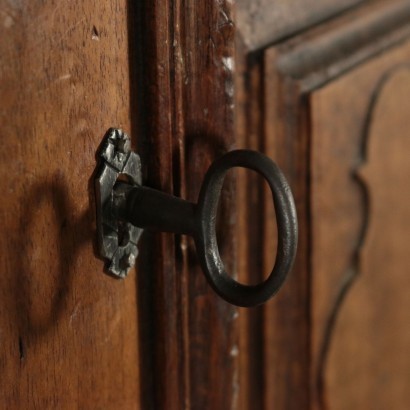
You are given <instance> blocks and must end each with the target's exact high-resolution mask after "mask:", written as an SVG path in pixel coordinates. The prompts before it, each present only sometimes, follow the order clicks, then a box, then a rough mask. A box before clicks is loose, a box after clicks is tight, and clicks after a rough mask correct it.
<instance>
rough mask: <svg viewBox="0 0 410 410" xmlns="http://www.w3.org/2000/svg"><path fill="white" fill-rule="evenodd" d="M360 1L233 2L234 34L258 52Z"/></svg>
mask: <svg viewBox="0 0 410 410" xmlns="http://www.w3.org/2000/svg"><path fill="white" fill-rule="evenodd" d="M364 1H366V0H319V1H318V0H308V1H307V0H286V1H272V0H253V1H249V0H237V13H236V15H237V27H238V34H239V35H240V36H241V38H242V41H243V42H244V44H245V45H246V47H247V48H248V50H250V51H252V50H256V49H261V48H264V47H267V46H269V45H270V44H272V43H274V42H277V41H278V40H281V39H283V38H284V37H288V36H290V35H292V34H295V33H297V32H298V31H301V30H302V29H305V28H307V27H309V26H311V25H313V24H317V23H320V22H322V21H323V20H325V19H327V18H329V17H331V16H335V15H337V14H338V13H340V12H342V11H344V10H347V9H349V8H351V7H353V6H355V5H357V4H360V3H363V2H364ZM367 1H369V0H367Z"/></svg>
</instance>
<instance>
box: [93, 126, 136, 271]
mask: <svg viewBox="0 0 410 410" xmlns="http://www.w3.org/2000/svg"><path fill="white" fill-rule="evenodd" d="M100 156H101V158H102V162H101V164H100V165H99V167H98V174H97V177H96V179H95V189H96V206H97V235H98V247H99V252H100V255H101V256H103V257H104V258H106V259H107V260H108V261H109V263H108V265H107V269H108V272H109V273H110V274H112V275H114V276H116V277H118V278H124V277H126V276H127V274H128V272H129V270H130V269H131V268H132V267H133V266H134V265H135V260H136V258H137V255H138V248H137V243H138V240H139V238H140V236H141V233H142V229H140V228H138V227H136V226H133V225H132V224H130V223H125V222H121V221H119V220H118V218H117V217H116V214H115V208H114V206H113V202H114V198H113V192H114V189H113V188H114V185H115V183H116V181H117V179H118V177H119V176H120V175H125V176H126V177H127V181H128V182H129V183H131V184H135V185H141V161H140V158H139V156H138V155H137V154H135V153H134V152H132V151H131V144H130V138H129V136H128V135H127V134H126V133H124V132H123V131H122V130H119V129H114V128H113V129H110V130H109V131H108V133H107V135H106V138H105V142H104V144H103V146H102V148H101V151H100Z"/></svg>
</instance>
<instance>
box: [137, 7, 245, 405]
mask: <svg viewBox="0 0 410 410" xmlns="http://www.w3.org/2000/svg"><path fill="white" fill-rule="evenodd" d="M135 13H136V15H137V16H139V17H138V21H139V24H140V27H141V29H140V37H139V38H138V37H137V40H136V44H138V42H140V43H141V44H142V46H141V48H140V50H139V52H140V56H141V61H142V62H143V65H142V67H140V66H138V65H135V72H137V74H136V76H137V77H138V78H139V84H141V86H142V90H141V91H142V95H141V100H142V101H144V107H143V110H142V111H141V124H142V128H141V129H140V130H136V131H135V132H136V133H138V135H139V136H140V138H139V141H138V144H139V145H140V152H141V154H142V160H143V161H144V162H145V163H146V175H147V178H146V183H147V184H148V185H150V186H152V187H155V188H160V189H162V190H164V191H166V192H170V193H174V194H175V195H178V196H181V197H183V198H187V199H189V200H191V201H194V202H196V201H197V197H198V193H199V188H200V186H201V183H202V181H203V177H204V174H205V172H206V170H207V169H208V167H209V165H210V164H211V162H212V161H213V160H214V159H215V158H216V157H218V156H220V155H222V154H223V153H225V152H226V151H228V150H230V149H231V148H232V144H233V133H232V126H233V125H232V123H233V104H232V102H233V101H232V98H233V97H232V95H233V94H232V93H233V75H232V70H233V40H234V25H233V22H232V16H231V14H232V11H231V5H230V2H229V1H226V2H225V1H210V2H182V1H166V2H164V1H153V2H145V4H143V5H142V6H141V7H139V8H137V9H136V10H135ZM137 35H138V33H137ZM234 199H235V196H234V187H233V184H232V183H231V182H229V180H228V181H227V185H226V190H225V193H224V195H223V199H222V203H221V211H220V213H221V218H220V219H221V224H220V225H219V231H220V232H219V235H220V236H219V237H220V238H222V240H221V241H220V242H219V246H220V252H221V256H222V259H223V261H224V263H225V266H226V268H227V270H228V271H229V272H231V273H232V274H233V275H235V264H234V261H235V254H234V246H233V244H234V240H235V236H234V234H233V230H234V226H235V205H234ZM144 248H145V252H144V253H143V257H142V258H141V259H140V263H141V266H140V274H141V273H142V276H141V278H140V280H141V286H140V289H141V301H142V304H141V305H140V311H141V314H142V315H143V317H142V320H141V323H142V336H141V337H142V340H146V341H148V342H146V343H144V348H143V351H144V354H143V357H144V358H143V360H145V361H146V366H143V368H146V369H147V371H148V374H147V378H146V379H145V380H143V381H142V388H143V390H144V391H146V392H147V393H148V394H147V397H148V401H147V402H145V406H146V407H144V408H155V409H157V408H166V409H182V408H195V409H228V408H235V406H236V403H237V391H238V386H237V353H236V352H237V340H236V331H235V328H236V317H237V315H236V313H235V312H236V309H235V308H234V307H232V306H231V305H229V304H227V303H226V302H224V301H223V300H221V298H219V297H218V296H217V295H216V294H215V292H214V291H213V290H212V289H211V288H210V286H209V285H208V283H207V281H206V280H205V277H204V274H203V272H202V270H201V269H200V267H199V265H198V261H197V259H196V251H195V249H194V244H193V242H192V241H191V240H190V239H187V238H186V237H184V236H183V237H174V236H173V235H156V236H152V237H151V240H150V239H148V238H147V237H146V238H145V245H144ZM154 341H155V342H154Z"/></svg>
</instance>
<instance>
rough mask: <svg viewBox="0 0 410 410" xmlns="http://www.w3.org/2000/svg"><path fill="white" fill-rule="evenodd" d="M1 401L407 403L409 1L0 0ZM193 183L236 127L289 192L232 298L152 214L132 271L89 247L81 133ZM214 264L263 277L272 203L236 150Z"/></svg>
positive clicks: (91, 229) (161, 181)
mask: <svg viewBox="0 0 410 410" xmlns="http://www.w3.org/2000/svg"><path fill="white" fill-rule="evenodd" d="M0 5H1V7H0V34H1V35H0V94H1V99H0V113H1V119H2V123H1V124H2V126H1V138H2V139H1V142H2V143H3V150H2V151H1V152H2V153H1V161H0V174H1V182H0V189H1V192H2V194H3V200H2V203H1V205H0V218H1V219H0V220H1V226H2V228H3V235H2V236H1V238H0V250H1V255H2V259H1V262H0V266H1V272H0V373H1V376H0V377H1V379H0V401H1V406H0V407H2V408H3V407H4V408H7V409H31V408H41V409H55V408H58V409H60V408H61V409H65V408H66V409H71V408H82V409H133V408H136V409H144V410H145V409H167V410H168V409H171V410H173V409H175V410H177V409H178V410H179V409H195V410H196V409H204V410H205V409H206V410H208V409H215V410H217V409H240V410H245V409H265V410H268V409H269V410H270V409H280V410H282V409H292V410H293V409H295V410H303V409H306V410H307V409H318V410H324V409H328V410H333V409H366V408H369V409H370V408H371V409H386V408H394V409H407V408H408V407H409V403H408V395H406V382H407V380H408V379H409V366H410V364H409V363H408V355H406V350H408V345H409V340H408V338H409V336H408V335H409V333H408V331H407V326H408V322H409V317H408V312H409V311H410V309H409V308H408V306H407V305H408V300H409V298H408V296H407V295H408V292H407V288H408V285H409V280H408V278H407V275H406V268H407V265H408V262H409V260H408V259H409V257H408V253H407V252H406V250H407V242H406V239H407V236H408V233H409V231H410V227H409V226H408V221H409V220H410V219H409V218H407V214H408V202H409V194H408V189H407V185H408V184H407V180H408V177H409V176H410V170H409V166H408V161H407V158H406V154H407V151H408V143H409V142H408V141H409V140H408V136H407V111H408V107H409V105H410V103H409V99H408V95H409V91H410V90H409V84H410V74H409V73H410V71H409V69H408V66H410V64H409V60H410V45H409V44H410V43H409V41H410V24H409V21H410V4H409V2H408V1H407V0H394V1H391V0H389V1H387V0H386V1H377V2H371V1H363V0H345V1H338V0H320V1H302V0H292V1H285V0H280V1H268V0H258V1H251V0H237V2H236V3H234V2H232V1H231V0H210V1H203V2H200V1H194V0H189V1H180V0H151V1H138V2H134V1H127V0H112V1H107V0H98V1H97V0H84V1H82V2H70V1H67V0H62V1H59V2H57V1H49V2H43V1H40V0H35V1H28V0H22V1H7V0H1V1H0ZM109 127H120V128H123V129H124V130H125V131H127V132H128V133H129V134H130V135H131V137H132V144H133V149H135V150H136V151H137V152H138V154H139V155H140V157H141V160H142V163H143V174H144V183H145V184H146V185H148V186H151V187H153V188H157V189H160V190H162V191H164V192H167V193H170V194H174V195H176V196H180V197H183V198H186V199H188V200H191V201H196V200H197V196H198V193H199V188H200V185H201V183H202V180H203V177H204V174H205V172H206V170H207V168H208V167H209V165H210V164H211V163H212V161H213V160H214V159H215V158H217V157H219V156H220V155H222V154H223V153H225V152H227V151H229V150H232V149H234V148H251V149H255V150H258V151H262V152H264V153H266V154H267V155H269V156H270V157H272V158H273V159H274V160H275V161H277V163H278V164H279V165H280V167H281V168H282V169H283V171H284V173H285V175H286V177H287V178H288V179H289V181H290V183H291V186H292V189H293V193H294V196H295V199H296V204H297V208H298V217H299V225H300V235H299V238H300V239H299V249H298V256H297V260H296V262H295V265H294V268H293V270H292V272H291V273H290V275H289V278H288V280H287V283H286V284H285V285H284V287H283V289H282V290H281V291H280V293H279V294H278V295H277V296H276V297H275V298H274V299H273V300H271V301H270V302H268V303H267V304H266V305H265V306H261V307H258V308H252V309H243V308H236V307H234V306H232V305H229V304H228V303H226V302H225V301H223V300H222V299H221V298H220V297H218V296H217V295H216V294H215V293H214V292H213V290H212V289H211V288H210V286H209V285H208V283H207V281H206V279H205V277H204V275H203V273H202V271H201V269H200V267H199V264H198V260H197V256H196V251H195V247H194V244H193V242H192V241H191V239H190V238H187V237H185V236H178V235H172V234H160V233H148V232H145V233H144V237H143V239H142V240H141V242H140V245H139V257H138V266H137V269H136V270H135V271H132V272H131V273H130V275H129V277H128V278H127V279H125V280H114V279H113V278H111V277H108V276H106V275H105V274H104V273H103V262H102V261H101V260H100V259H99V258H98V257H97V254H96V252H95V209H94V208H95V204H94V191H93V178H94V170H95V167H96V157H95V154H96V151H97V149H98V146H99V145H100V143H101V141H102V138H103V136H104V134H105V132H106V131H107V129H108V128H109ZM218 215H219V222H218V245H219V248H220V252H221V257H222V259H223V261H224V264H225V266H226V268H227V270H228V271H229V272H231V273H232V275H233V276H234V277H235V278H237V279H238V280H240V281H242V282H245V283H257V282H259V281H261V280H263V278H264V275H265V274H266V273H267V272H269V271H270V269H271V266H272V264H273V262H274V258H275V252H274V249H275V248H276V232H275V230H276V226H275V210H274V208H273V206H272V204H271V203H270V200H268V195H267V192H266V187H265V186H264V185H263V183H262V182H261V180H260V179H259V178H258V177H256V176H255V175H253V174H252V173H248V172H243V171H241V170H238V172H236V171H235V172H232V173H230V174H229V175H228V178H227V179H226V181H225V184H224V189H223V195H222V197H221V203H220V208H219V211H218Z"/></svg>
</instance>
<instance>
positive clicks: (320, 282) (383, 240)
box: [312, 43, 410, 409]
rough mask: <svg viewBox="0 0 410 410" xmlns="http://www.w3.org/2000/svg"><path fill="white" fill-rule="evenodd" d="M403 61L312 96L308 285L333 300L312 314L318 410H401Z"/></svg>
mask: <svg viewBox="0 0 410 410" xmlns="http://www.w3.org/2000/svg"><path fill="white" fill-rule="evenodd" d="M409 61H410V44H409V43H407V44H406V45H403V46H401V47H400V48H397V49H396V50H392V51H391V52H389V53H387V54H386V55H385V56H382V57H380V58H378V59H376V60H375V61H372V62H370V63H368V64H367V65H364V66H363V67H361V68H358V69H356V70H355V71H354V72H352V73H351V74H349V75H347V76H345V77H343V78H341V79H340V80H339V81H337V82H335V83H333V84H332V85H329V86H328V87H326V88H325V89H323V90H321V91H319V92H317V93H315V94H314V96H313V101H312V109H313V114H314V115H313V118H314V120H313V124H314V126H313V129H314V132H313V135H314V140H313V141H314V142H313V147H314V148H313V149H314V150H313V158H314V160H313V178H314V179H313V181H314V184H313V191H314V196H313V198H314V202H313V204H314V205H313V215H318V216H317V217H316V218H315V219H314V232H315V245H314V248H313V267H314V271H313V272H314V273H315V276H314V278H315V279H314V282H313V289H314V291H316V292H317V293H318V294H326V295H330V296H331V297H333V302H331V301H330V300H329V301H328V302H327V303H323V302H324V301H325V300H326V299H328V298H329V297H327V298H322V299H321V300H320V299H319V300H318V303H316V306H314V310H313V312H314V316H313V317H314V318H316V319H315V321H316V327H315V329H316V330H315V333H314V336H315V335H316V337H317V334H318V332H319V333H320V332H321V330H323V327H322V326H323V325H321V322H319V320H321V321H323V320H327V332H326V336H325V337H326V338H325V339H324V345H322V347H321V349H326V351H325V354H324V353H322V354H321V365H320V369H319V371H320V372H322V373H319V377H320V378H319V381H320V394H319V407H320V408H329V409H343V408H347V407H349V408H363V407H366V408H367V407H371V408H375V409H383V408H386V407H390V406H393V407H394V408H397V409H405V408H407V407H408V397H407V393H406V384H407V380H408V378H409V370H408V369H409V363H408V360H407V356H408V355H407V354H406V352H407V350H408V346H409V333H408V331H407V324H408V322H409V315H408V311H409V309H408V308H406V305H408V291H407V288H408V282H409V281H408V279H407V275H406V273H405V272H406V267H407V266H408V257H407V254H406V249H405V248H406V245H405V244H406V240H407V237H408V233H409V226H408V224H407V223H406V221H407V216H408V215H407V214H408V212H407V208H408V206H407V204H408V201H409V198H408V190H407V188H406V187H407V179H406V178H408V174H409V169H408V166H407V159H406V158H405V157H406V154H405V152H406V147H407V144H408V138H407V133H406V131H405V130H406V121H407V110H408V105H409V102H408V84H409V71H408V69H405V68H404V69H403V68H400V66H401V65H402V64H407V63H408V62H409ZM352 101H354V106H352ZM325 107H326V108H325ZM348 107H351V109H348ZM353 107H354V108H353ZM335 109H337V111H338V112H339V113H340V114H341V115H340V114H339V118H338V119H337V120H336V121H335V123H334V127H332V129H330V128H329V126H328V125H326V126H325V125H324V121H325V118H327V117H329V115H333V113H334V110H335ZM336 130H337V131H336ZM330 135H331V138H330ZM355 170H357V172H358V174H359V178H360V179H359V180H357V179H356V178H352V172H355ZM346 214H349V219H347V218H344V219H342V218H341V216H342V215H346ZM319 215H320V217H319ZM332 303H333V305H332ZM332 309H333V311H332ZM329 321H331V322H329ZM314 323H315V322H314ZM322 323H323V322H322ZM329 326H330V327H329ZM322 352H323V350H322Z"/></svg>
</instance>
